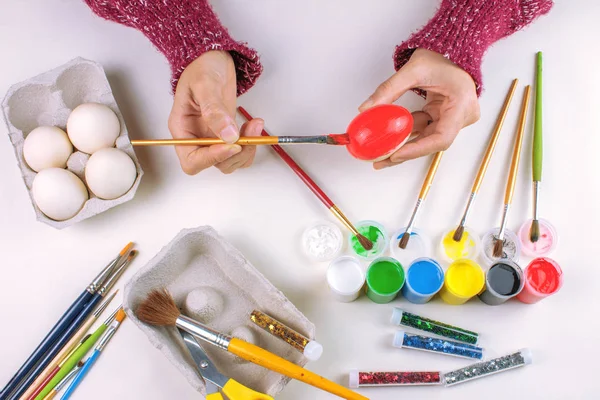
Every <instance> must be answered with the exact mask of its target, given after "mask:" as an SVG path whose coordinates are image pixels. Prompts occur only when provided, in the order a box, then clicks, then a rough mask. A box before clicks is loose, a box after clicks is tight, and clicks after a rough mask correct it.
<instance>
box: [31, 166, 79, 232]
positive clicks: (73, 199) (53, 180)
mask: <svg viewBox="0 0 600 400" xmlns="http://www.w3.org/2000/svg"><path fill="white" fill-rule="evenodd" d="M31 191H32V193H33V200H34V201H35V204H37V206H38V207H39V209H40V210H42V212H43V213H44V214H46V215H47V216H48V217H49V218H52V219H54V220H56V221H64V220H66V219H69V218H72V217H74V216H75V215H76V214H77V213H78V212H79V211H80V210H81V208H82V207H83V205H84V204H85V202H86V201H87V199H88V198H89V194H88V191H87V189H86V187H85V185H84V184H83V182H82V181H81V179H79V178H78V177H77V176H76V175H75V174H74V173H72V172H71V171H69V170H66V169H62V168H47V169H44V170H42V171H40V172H39V173H38V174H37V175H36V176H35V179H34V180H33V187H32V189H31Z"/></svg>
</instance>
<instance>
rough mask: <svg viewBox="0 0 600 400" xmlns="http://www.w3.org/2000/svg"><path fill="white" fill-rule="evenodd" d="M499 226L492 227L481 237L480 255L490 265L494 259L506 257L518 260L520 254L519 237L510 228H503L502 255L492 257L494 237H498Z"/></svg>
mask: <svg viewBox="0 0 600 400" xmlns="http://www.w3.org/2000/svg"><path fill="white" fill-rule="evenodd" d="M498 233H500V228H494V229H491V230H489V231H487V232H486V233H485V235H483V236H482V237H481V256H482V258H483V260H484V261H485V264H486V265H492V264H494V263H495V262H496V261H499V260H503V259H508V260H510V261H514V262H519V256H520V255H521V243H519V238H518V237H517V235H516V234H515V233H514V232H513V231H511V230H510V229H505V230H504V246H503V247H502V257H494V243H495V241H496V240H495V238H497V237H498Z"/></svg>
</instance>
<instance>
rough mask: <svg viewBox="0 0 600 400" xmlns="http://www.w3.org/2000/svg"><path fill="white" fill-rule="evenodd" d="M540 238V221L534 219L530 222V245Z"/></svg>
mask: <svg viewBox="0 0 600 400" xmlns="http://www.w3.org/2000/svg"><path fill="white" fill-rule="evenodd" d="M539 238H540V221H538V220H537V219H534V220H533V221H531V228H530V229H529V240H531V243H535V242H537V241H538V240H539Z"/></svg>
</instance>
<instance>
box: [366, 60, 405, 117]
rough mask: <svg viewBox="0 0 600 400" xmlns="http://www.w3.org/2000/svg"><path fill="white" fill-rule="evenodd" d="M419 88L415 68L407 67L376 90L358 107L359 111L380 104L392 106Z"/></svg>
mask: <svg viewBox="0 0 600 400" xmlns="http://www.w3.org/2000/svg"><path fill="white" fill-rule="evenodd" d="M416 86H417V76H416V74H415V70H414V68H412V67H410V66H408V65H405V66H404V67H402V68H401V69H400V70H398V72H396V73H395V74H394V75H392V76H391V77H390V78H389V79H388V80H386V81H385V82H383V83H382V84H381V85H379V86H378V87H377V89H375V92H374V93H373V94H372V95H371V96H370V97H369V98H368V99H367V100H366V101H365V102H364V103H362V104H361V105H360V107H358V110H359V111H361V112H362V111H365V110H366V109H368V108H371V107H374V106H377V105H379V104H391V103H393V102H394V101H396V100H398V98H399V97H400V96H402V95H403V94H404V93H406V92H407V91H408V90H410V89H412V88H414V87H416Z"/></svg>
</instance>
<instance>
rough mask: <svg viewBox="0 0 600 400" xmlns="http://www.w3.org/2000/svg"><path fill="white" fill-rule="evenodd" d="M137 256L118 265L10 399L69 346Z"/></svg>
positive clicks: (131, 253) (129, 257) (30, 382)
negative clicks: (64, 347)
mask: <svg viewBox="0 0 600 400" xmlns="http://www.w3.org/2000/svg"><path fill="white" fill-rule="evenodd" d="M136 254H137V251H136V250H131V251H130V252H129V254H128V255H127V258H126V259H125V260H124V261H123V262H122V263H121V264H120V265H117V266H116V268H115V269H114V270H112V271H111V274H110V275H109V276H108V278H106V281H105V282H103V283H102V284H101V285H100V287H99V288H98V290H97V291H96V293H95V294H94V295H93V296H92V298H91V299H90V300H89V301H88V302H87V304H85V306H84V308H83V310H82V311H81V312H80V313H79V315H77V316H76V317H75V319H73V320H72V321H71V324H70V325H69V326H68V327H67V329H65V330H64V331H63V332H62V334H61V335H60V336H59V337H58V339H57V340H56V341H55V342H54V344H53V345H52V347H50V349H49V350H48V351H47V352H46V354H45V355H44V356H43V357H42V358H41V360H40V361H39V362H38V364H37V365H36V366H35V367H34V368H33V369H32V371H31V373H30V374H29V375H28V376H27V377H26V378H25V379H24V380H23V381H22V382H21V384H20V385H19V387H18V388H17V389H16V390H15V391H14V392H13V393H12V394H11V397H10V399H12V400H16V399H18V398H19V397H20V396H21V395H22V394H23V393H24V392H25V391H26V390H27V387H28V386H29V385H31V384H32V383H33V381H35V380H36V378H37V377H38V376H39V374H41V373H42V371H43V370H44V369H45V368H46V367H47V366H48V364H50V362H52V360H53V359H54V358H55V357H56V355H57V354H58V353H59V352H60V350H61V349H62V348H63V346H65V345H66V344H67V342H68V341H69V340H70V339H71V338H72V337H73V335H75V333H76V332H77V331H78V330H79V328H80V327H81V325H83V323H84V322H85V320H86V319H87V317H88V316H89V315H90V314H91V313H92V312H93V311H94V309H95V308H96V306H97V305H98V304H99V303H100V302H101V301H102V299H103V298H104V296H105V295H106V294H107V293H108V292H109V291H110V290H111V289H112V287H113V286H114V284H115V283H116V282H117V280H118V279H119V278H120V277H121V275H122V274H123V272H124V271H125V269H126V268H127V266H128V265H129V264H130V263H131V260H133V258H134V257H135V255H136Z"/></svg>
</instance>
